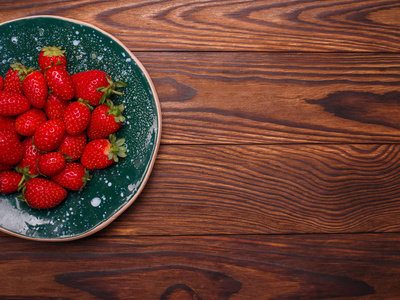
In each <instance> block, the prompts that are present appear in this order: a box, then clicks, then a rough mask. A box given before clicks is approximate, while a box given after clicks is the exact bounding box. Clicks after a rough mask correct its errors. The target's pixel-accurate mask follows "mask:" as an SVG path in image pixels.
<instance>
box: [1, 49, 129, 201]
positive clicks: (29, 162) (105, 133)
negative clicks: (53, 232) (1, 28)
mask: <svg viewBox="0 0 400 300" xmlns="http://www.w3.org/2000/svg"><path fill="white" fill-rule="evenodd" d="M64 52H65V50H61V49H60V48H59V47H45V48H43V49H42V50H41V51H40V53H39V56H38V65H39V69H35V68H29V67H26V66H24V65H22V64H20V63H14V64H12V65H11V68H10V69H9V70H8V71H7V73H6V74H5V77H4V80H3V78H2V77H1V76H0V171H1V173H0V192H1V193H5V194H8V193H15V192H17V191H21V195H20V196H19V197H20V198H21V199H22V200H24V201H26V202H27V204H28V205H29V206H31V207H33V208H37V209H49V208H53V207H55V206H57V205H58V204H59V203H61V202H62V201H63V200H64V199H65V197H66V196H67V191H78V190H81V189H82V188H83V187H84V186H85V184H86V182H87V180H89V179H90V176H89V170H94V169H102V168H106V167H108V166H109V165H111V164H113V163H114V162H118V157H126V148H125V147H124V143H125V140H124V139H117V138H116V136H115V133H116V132H117V131H118V130H119V129H120V128H121V126H122V123H123V122H124V120H125V118H124V116H123V115H122V112H123V110H124V106H123V105H122V104H121V105H119V106H115V105H114V104H113V103H112V101H111V99H110V98H111V95H112V94H119V95H121V94H122V93H121V92H119V91H116V88H119V87H124V86H126V84H125V83H123V82H120V81H117V82H113V80H112V79H111V78H110V76H109V75H108V74H107V73H105V72H104V71H101V70H89V71H84V72H80V73H76V74H69V73H68V71H67V59H66V57H65V54H64Z"/></svg>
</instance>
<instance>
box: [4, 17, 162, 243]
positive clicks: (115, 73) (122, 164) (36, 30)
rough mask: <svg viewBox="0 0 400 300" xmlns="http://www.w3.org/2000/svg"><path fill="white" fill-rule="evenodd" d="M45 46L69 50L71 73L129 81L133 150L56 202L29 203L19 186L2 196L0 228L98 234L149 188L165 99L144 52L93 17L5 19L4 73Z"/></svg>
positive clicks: (127, 134)
mask: <svg viewBox="0 0 400 300" xmlns="http://www.w3.org/2000/svg"><path fill="white" fill-rule="evenodd" d="M44 46H60V47H62V48H63V49H65V50H66V53H65V54H66V57H67V59H68V71H69V72H70V73H71V74H73V73H77V72H81V71H85V70H90V69H100V70H103V71H105V72H107V73H108V74H110V76H111V77H112V79H113V80H121V81H123V82H125V83H127V87H125V88H121V89H119V90H120V91H122V92H123V93H124V95H123V96H119V95H114V96H113V97H112V99H113V101H114V102H115V104H121V103H123V104H124V105H125V112H124V115H125V117H126V122H125V124H124V125H123V127H122V129H121V130H120V131H118V133H117V137H118V138H120V137H124V138H125V139H126V146H127V154H128V156H127V158H124V159H121V160H120V161H119V162H118V164H114V165H113V166H111V167H109V168H107V169H104V170H98V171H93V172H91V174H92V180H91V181H89V182H88V184H87V187H86V188H85V189H84V190H82V191H80V192H69V194H68V196H67V198H66V200H65V201H64V202H63V203H62V204H61V205H59V206H57V207H56V208H54V209H51V210H35V209H31V208H30V207H28V206H27V205H26V203H24V202H22V201H20V200H19V199H17V196H18V193H16V194H11V195H1V196H0V230H1V231H3V232H6V233H9V234H11V235H15V236H18V237H21V238H26V239H32V240H40V241H67V240H73V239H78V238H82V237H85V236H88V235H90V234H93V233H95V232H97V231H99V230H100V229H102V228H104V227H105V226H107V225H108V224H110V223H111V222H112V221H113V220H115V218H117V217H118V216H119V215H120V214H121V213H122V212H123V211H124V210H126V209H127V208H128V207H129V206H130V205H131V204H132V203H133V202H134V201H135V200H136V198H137V197H138V195H139V194H140V192H141V191H142V190H143V188H144V186H145V184H146V182H147V180H148V178H149V176H150V173H151V170H152V167H153V165H154V161H155V159H156V155H157V151H158V147H159V143H160V137H161V111H160V104H159V101H158V97H157V94H156V91H155V89H154V86H153V83H152V81H151V79H150V77H149V75H148V73H147V72H146V70H145V69H144V67H143V65H142V64H141V63H140V62H139V60H138V59H137V58H136V57H135V56H134V55H133V54H132V53H131V52H130V51H129V50H128V49H127V48H126V47H125V46H124V45H123V44H122V43H121V42H120V41H118V40H117V39H116V38H114V37H113V36H111V35H110V34H108V33H106V32H104V31H103V30H101V29H99V28H97V27H95V26H92V25H90V24H87V23H84V22H80V21H77V20H71V19H66V18H60V17H55V16H34V17H27V18H22V19H17V20H13V21H10V22H6V23H3V24H0V74H1V75H2V76H3V77H4V75H5V74H6V72H7V70H8V69H9V68H10V64H11V63H13V62H15V61H18V62H21V63H22V64H24V65H27V66H32V67H36V68H38V64H37V57H38V55H39V51H40V49H41V48H42V47H44Z"/></svg>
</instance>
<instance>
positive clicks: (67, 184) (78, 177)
mask: <svg viewBox="0 0 400 300" xmlns="http://www.w3.org/2000/svg"><path fill="white" fill-rule="evenodd" d="M52 179H53V180H54V181H55V182H56V183H58V184H59V185H61V186H62V187H64V188H66V189H68V190H72V191H78V190H81V189H82V188H83V187H84V186H85V185H86V182H87V181H88V180H90V176H89V172H88V171H87V170H86V169H85V167H84V166H82V165H81V164H80V163H77V162H70V163H67V165H66V166H65V168H64V169H63V170H62V171H61V172H60V173H58V174H57V175H55V176H53V177H52Z"/></svg>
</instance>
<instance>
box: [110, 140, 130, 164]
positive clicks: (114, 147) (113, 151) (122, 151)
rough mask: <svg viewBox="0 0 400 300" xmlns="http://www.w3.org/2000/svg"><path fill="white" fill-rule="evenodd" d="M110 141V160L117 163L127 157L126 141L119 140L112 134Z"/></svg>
mask: <svg viewBox="0 0 400 300" xmlns="http://www.w3.org/2000/svg"><path fill="white" fill-rule="evenodd" d="M109 140H110V143H111V147H110V151H109V153H108V159H113V160H114V161H115V162H118V161H119V158H124V157H126V147H125V146H123V145H124V144H125V139H124V138H120V139H117V137H116V136H115V134H110V136H109Z"/></svg>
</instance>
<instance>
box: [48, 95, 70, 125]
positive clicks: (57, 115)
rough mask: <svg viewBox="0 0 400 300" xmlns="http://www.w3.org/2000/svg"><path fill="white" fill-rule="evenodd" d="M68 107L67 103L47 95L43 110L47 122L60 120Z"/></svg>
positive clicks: (54, 96)
mask: <svg viewBox="0 0 400 300" xmlns="http://www.w3.org/2000/svg"><path fill="white" fill-rule="evenodd" d="M68 105H69V102H68V101H64V100H61V99H60V98H58V97H57V96H56V95H54V94H49V96H48V97H47V101H46V104H45V105H44V108H43V109H44V112H45V113H46V115H47V118H48V119H49V120H55V119H62V118H63V116H64V111H65V109H66V108H67V106H68Z"/></svg>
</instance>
